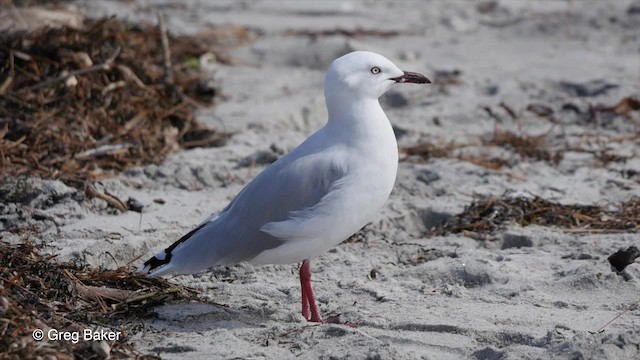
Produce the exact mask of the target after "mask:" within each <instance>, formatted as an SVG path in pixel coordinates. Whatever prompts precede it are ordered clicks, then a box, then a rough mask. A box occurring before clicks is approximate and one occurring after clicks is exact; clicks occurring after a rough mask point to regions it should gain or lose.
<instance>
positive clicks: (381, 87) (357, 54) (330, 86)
mask: <svg viewBox="0 0 640 360" xmlns="http://www.w3.org/2000/svg"><path fill="white" fill-rule="evenodd" d="M430 82H431V81H430V80H429V79H427V77H426V76H424V75H422V74H418V73H413V72H408V71H403V70H400V69H399V68H398V67H397V66H396V65H395V64H394V63H392V62H391V61H390V60H389V59H387V58H385V57H384V56H382V55H379V54H376V53H372V52H369V51H354V52H351V53H348V54H346V55H344V56H341V57H339V58H337V59H336V60H334V61H333V63H331V66H329V70H328V71H327V76H326V77H325V79H324V93H325V97H326V98H327V100H329V99H340V98H349V99H354V98H373V99H377V98H379V97H380V96H382V94H384V93H385V92H387V90H389V89H390V88H391V87H392V86H393V85H394V84H397V83H415V84H426V83H430Z"/></svg>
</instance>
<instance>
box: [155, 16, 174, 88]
mask: <svg viewBox="0 0 640 360" xmlns="http://www.w3.org/2000/svg"><path fill="white" fill-rule="evenodd" d="M157 16H158V28H159V29H160V40H161V41H162V57H163V58H164V83H165V85H167V86H171V87H173V86H174V84H175V82H174V79H173V71H172V70H171V50H170V49H169V36H168V35H167V28H166V26H165V25H164V18H163V16H162V14H161V13H160V12H158V14H157Z"/></svg>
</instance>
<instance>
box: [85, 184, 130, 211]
mask: <svg viewBox="0 0 640 360" xmlns="http://www.w3.org/2000/svg"><path fill="white" fill-rule="evenodd" d="M85 191H86V192H87V194H88V195H90V196H95V197H97V198H100V199H102V200H104V201H106V202H107V204H109V205H111V206H113V207H114V208H116V209H118V210H120V211H122V212H125V211H127V205H125V203H124V202H123V201H122V200H120V199H118V198H117V197H115V196H113V195H111V194H107V193H101V192H100V191H98V190H96V188H95V187H93V185H87V188H86V189H85Z"/></svg>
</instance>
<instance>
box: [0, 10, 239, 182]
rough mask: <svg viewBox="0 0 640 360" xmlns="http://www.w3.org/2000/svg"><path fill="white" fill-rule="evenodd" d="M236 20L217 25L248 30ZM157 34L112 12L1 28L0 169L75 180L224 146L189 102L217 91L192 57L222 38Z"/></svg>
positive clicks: (201, 100)
mask: <svg viewBox="0 0 640 360" xmlns="http://www.w3.org/2000/svg"><path fill="white" fill-rule="evenodd" d="M234 29H235V30H233V31H226V30H225V31H226V32H225V31H223V32H221V34H227V35H228V36H236V37H237V39H236V40H237V41H243V40H247V39H248V38H247V33H246V32H242V31H240V30H238V29H236V28H234ZM163 34H164V32H163V31H161V30H159V29H158V28H157V27H155V26H150V25H143V26H140V25H133V24H129V23H126V22H123V21H121V20H118V19H115V18H109V19H100V20H86V21H85V24H84V27H83V28H81V29H73V28H69V27H63V28H58V29H44V30H41V31H37V32H34V33H25V32H22V33H5V34H0V64H1V65H0V167H1V169H2V173H3V174H5V175H13V176H16V175H22V174H27V175H36V176H40V177H44V178H55V179H62V180H64V181H66V182H70V183H79V182H84V181H85V180H87V179H89V180H93V179H96V178H99V177H101V176H104V175H103V173H104V171H105V170H106V171H119V170H122V169H125V168H128V167H132V166H139V165H142V164H147V163H158V162H160V161H161V160H162V159H163V158H164V157H165V156H166V155H167V154H168V153H169V152H171V151H175V150H177V149H179V148H180V147H184V148H188V147H194V146H205V147H206V146H221V145H223V144H224V143H225V141H226V139H227V138H228V137H229V136H230V134H228V133H224V132H219V131H217V130H215V129H210V128H207V127H205V126H203V125H201V124H199V123H198V122H197V121H196V120H195V117H194V110H195V108H196V106H197V105H198V104H204V103H211V101H212V100H213V97H214V96H215V95H216V92H215V89H213V88H211V87H210V86H207V85H205V84H204V83H203V81H202V79H201V74H200V72H199V70H198V66H197V65H198V61H199V57H200V56H201V55H203V54H206V53H209V52H212V51H214V50H212V47H215V44H216V43H225V41H227V42H228V41H229V40H228V39H227V40H223V39H222V38H220V37H216V36H218V35H219V34H220V33H216V34H213V33H211V34H208V35H203V36H201V37H185V36H181V37H169V42H168V43H169V44H170V51H168V50H167V47H164V48H163V46H162V38H163ZM165 50H167V51H165ZM167 54H171V55H170V58H169V59H165V58H164V57H165V56H166V55H167ZM214 55H215V54H214ZM216 58H218V59H221V58H224V56H216ZM194 61H195V64H196V66H194V65H193V63H194ZM167 66H168V67H169V69H167ZM167 71H168V72H169V73H171V74H172V78H171V79H170V80H171V81H167V77H166V76H165V74H166V73H167Z"/></svg>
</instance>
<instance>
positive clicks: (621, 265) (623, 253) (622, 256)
mask: <svg viewBox="0 0 640 360" xmlns="http://www.w3.org/2000/svg"><path fill="white" fill-rule="evenodd" d="M639 257H640V250H638V248H637V247H635V246H630V247H629V248H628V249H627V250H618V251H616V252H615V254H612V255H611V256H609V257H608V258H607V260H609V263H610V264H611V268H612V269H613V270H615V271H616V272H617V273H621V272H622V271H623V270H624V269H626V267H627V266H629V265H631V264H633V263H634V262H635V261H636V259H637V258H639Z"/></svg>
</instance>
